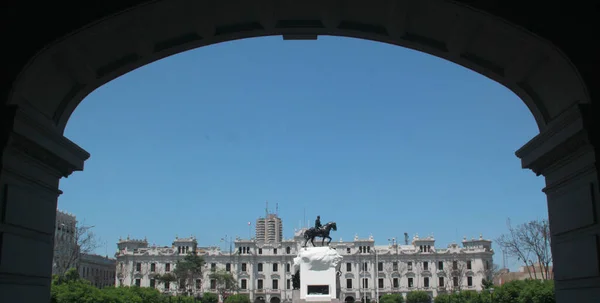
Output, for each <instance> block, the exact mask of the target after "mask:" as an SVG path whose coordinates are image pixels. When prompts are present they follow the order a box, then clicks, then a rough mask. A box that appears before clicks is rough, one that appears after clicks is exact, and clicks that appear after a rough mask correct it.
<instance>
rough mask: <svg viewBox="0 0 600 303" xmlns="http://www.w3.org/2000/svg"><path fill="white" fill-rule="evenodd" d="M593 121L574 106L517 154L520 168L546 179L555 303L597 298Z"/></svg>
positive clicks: (598, 227)
mask: <svg viewBox="0 0 600 303" xmlns="http://www.w3.org/2000/svg"><path fill="white" fill-rule="evenodd" d="M596 118H597V117H596ZM593 119H594V114H593V111H592V106H591V105H575V106H573V107H571V108H569V109H568V110H567V111H565V112H563V113H562V114H561V115H560V116H559V117H558V118H556V119H555V120H554V121H552V122H551V123H550V124H549V125H548V127H547V128H546V129H545V130H544V131H542V132H541V133H540V134H539V135H538V136H536V137H534V138H533V139H532V140H531V141H529V142H528V143H527V144H526V145H525V146H523V147H522V148H521V149H520V150H519V151H517V153H516V154H517V156H518V157H519V158H521V160H522V165H523V167H524V168H529V169H531V170H532V171H534V172H535V173H536V174H537V175H538V176H539V175H543V176H544V177H545V178H546V187H545V188H544V189H543V192H544V193H546V195H547V197H548V215H549V221H550V231H551V234H552V237H551V240H552V255H553V258H554V279H555V286H556V302H558V303H567V302H580V303H584V302H589V303H592V302H598V298H600V262H599V255H598V252H599V250H600V249H599V248H600V242H599V235H600V224H599V222H598V215H599V213H598V211H599V210H600V205H599V201H598V197H599V193H598V183H599V178H598V177H599V175H598V162H597V159H596V158H597V155H598V153H597V152H598V148H599V142H597V141H596V138H597V136H598V133H594V128H597V127H598V126H599V124H600V123H597V122H595V121H593ZM594 124H595V125H594Z"/></svg>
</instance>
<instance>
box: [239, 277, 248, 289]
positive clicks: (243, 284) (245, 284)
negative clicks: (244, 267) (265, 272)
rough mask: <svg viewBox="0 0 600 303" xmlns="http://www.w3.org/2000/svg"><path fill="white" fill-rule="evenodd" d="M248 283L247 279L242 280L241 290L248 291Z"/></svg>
mask: <svg viewBox="0 0 600 303" xmlns="http://www.w3.org/2000/svg"><path fill="white" fill-rule="evenodd" d="M247 284H248V281H247V280H246V279H242V281H241V282H240V288H241V289H246V288H247V287H248V285H247Z"/></svg>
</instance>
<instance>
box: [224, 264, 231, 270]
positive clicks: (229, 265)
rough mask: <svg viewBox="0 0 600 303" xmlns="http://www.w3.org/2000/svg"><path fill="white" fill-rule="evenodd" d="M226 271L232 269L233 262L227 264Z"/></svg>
mask: <svg viewBox="0 0 600 303" xmlns="http://www.w3.org/2000/svg"><path fill="white" fill-rule="evenodd" d="M225 271H231V263H226V264H225Z"/></svg>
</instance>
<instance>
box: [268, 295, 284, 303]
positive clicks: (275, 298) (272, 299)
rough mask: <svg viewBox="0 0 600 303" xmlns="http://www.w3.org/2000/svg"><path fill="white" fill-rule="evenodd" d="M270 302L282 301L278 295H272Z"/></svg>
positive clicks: (279, 302)
mask: <svg viewBox="0 0 600 303" xmlns="http://www.w3.org/2000/svg"><path fill="white" fill-rule="evenodd" d="M269 303H281V299H280V298H279V297H277V296H272V297H271V299H270V300H269Z"/></svg>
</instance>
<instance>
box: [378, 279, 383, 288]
mask: <svg viewBox="0 0 600 303" xmlns="http://www.w3.org/2000/svg"><path fill="white" fill-rule="evenodd" d="M377 286H378V287H379V288H383V279H382V278H379V279H378V280H377Z"/></svg>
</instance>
